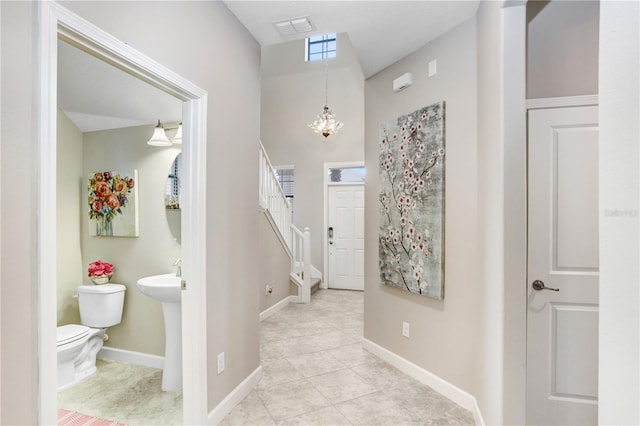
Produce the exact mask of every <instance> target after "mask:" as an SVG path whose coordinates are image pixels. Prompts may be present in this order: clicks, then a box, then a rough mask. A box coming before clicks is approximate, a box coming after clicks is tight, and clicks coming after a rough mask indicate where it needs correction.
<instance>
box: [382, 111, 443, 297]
mask: <svg viewBox="0 0 640 426" xmlns="http://www.w3.org/2000/svg"><path fill="white" fill-rule="evenodd" d="M444 120H445V117H444V102H439V103H436V104H433V105H430V106H427V107H424V108H421V109H419V110H417V111H414V112H412V113H410V114H407V115H403V116H401V117H398V118H397V119H396V120H393V121H392V122H389V123H385V124H384V125H382V126H381V127H380V139H379V140H380V141H381V143H380V157H379V158H380V164H381V165H382V167H381V168H380V197H379V206H380V233H379V235H380V237H379V254H380V278H381V280H382V282H383V283H385V284H387V285H390V286H393V287H398V288H402V289H405V290H407V291H411V292H415V293H418V294H421V295H424V296H428V297H432V298H434V299H439V300H440V299H443V297H444V192H445V191H444V190H445V161H444V160H445V146H444V128H445V127H444ZM398 135H400V136H398Z"/></svg>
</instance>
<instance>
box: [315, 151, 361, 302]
mask: <svg viewBox="0 0 640 426" xmlns="http://www.w3.org/2000/svg"><path fill="white" fill-rule="evenodd" d="M336 167H345V168H347V167H365V164H364V161H343V162H331V163H324V165H323V167H322V172H323V177H322V182H323V185H322V186H323V192H324V194H323V196H324V199H323V203H322V206H323V208H322V210H323V211H324V221H323V227H322V231H321V232H322V258H323V259H322V260H323V262H322V277H323V280H322V282H321V283H320V288H322V289H325V290H326V289H328V288H329V240H328V238H327V228H328V227H329V185H331V182H329V169H332V168H336ZM365 179H366V178H365ZM348 184H349V185H352V184H357V182H349V183H348ZM362 184H363V185H364V182H362ZM332 185H335V184H332Z"/></svg>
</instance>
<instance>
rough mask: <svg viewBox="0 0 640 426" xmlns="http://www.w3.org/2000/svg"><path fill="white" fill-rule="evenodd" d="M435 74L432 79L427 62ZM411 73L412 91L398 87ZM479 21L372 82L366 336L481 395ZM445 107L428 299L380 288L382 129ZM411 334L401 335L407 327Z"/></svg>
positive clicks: (367, 149) (367, 97)
mask: <svg viewBox="0 0 640 426" xmlns="http://www.w3.org/2000/svg"><path fill="white" fill-rule="evenodd" d="M434 59H435V60H437V70H438V73H437V74H436V75H435V76H433V77H431V78H429V77H428V63H429V61H431V60H434ZM406 72H411V73H412V74H413V80H414V83H413V86H411V87H409V88H407V89H405V90H403V91H401V92H399V93H394V92H393V90H392V82H393V80H394V79H395V78H397V77H399V76H400V75H402V74H404V73H406ZM476 92H477V86H476V21H475V18H472V19H470V20H468V21H466V22H464V23H463V24H461V25H459V26H458V27H456V28H454V29H453V30H451V31H449V32H448V33H446V34H445V35H443V36H441V37H440V38H438V39H436V40H434V41H432V42H430V43H428V44H427V45H425V46H424V47H423V48H421V49H419V50H418V51H416V52H415V53H413V54H411V55H409V56H407V57H406V58H404V59H402V60H400V61H399V62H396V63H395V64H393V65H391V66H390V67H388V68H386V69H385V70H383V71H381V72H380V73H378V74H376V75H375V76H373V77H371V78H370V79H368V80H367V82H366V90H365V107H366V122H365V135H366V144H365V161H366V167H367V180H366V183H365V191H366V204H365V206H366V207H365V292H364V294H365V316H364V319H365V323H364V336H365V338H366V339H369V340H371V341H373V342H374V343H377V344H378V345H380V346H383V347H384V348H386V349H388V350H390V351H392V352H394V353H396V354H398V355H399V356H401V357H403V358H405V359H407V360H409V361H411V362H413V363H415V364H417V365H418V366H420V367H422V368H424V369H426V370H428V371H430V372H432V373H433V374H436V375H438V376H440V377H441V378H443V379H444V380H446V381H448V382H450V383H452V384H454V385H456V386H458V387H459V388H461V389H463V390H465V391H467V392H469V393H471V394H475V393H476V392H477V390H478V388H479V382H478V370H479V367H480V364H479V362H480V358H479V357H478V353H479V351H480V348H481V341H480V340H479V336H481V334H482V329H481V326H482V313H483V310H482V305H481V304H480V303H478V301H479V300H481V299H482V294H483V289H482V287H481V286H480V285H478V275H479V253H478V251H477V247H478V232H479V230H478V222H477V216H478V199H477V196H478V194H477V184H476V179H477V158H478V152H477V129H476V127H477V121H476V116H477V105H476ZM439 101H445V102H446V107H445V108H446V109H445V115H446V130H445V148H446V153H447V154H446V176H445V182H446V189H445V203H446V212H445V222H446V230H445V256H446V263H445V274H444V277H445V278H444V279H445V298H444V300H442V301H437V300H433V299H429V298H427V297H424V296H420V295H418V294H415V293H409V292H406V291H403V290H399V289H396V288H393V287H389V286H385V285H382V284H380V278H379V267H378V226H379V218H378V214H379V209H378V205H379V202H378V194H379V190H380V188H379V176H378V172H379V168H378V164H379V161H378V153H379V148H378V140H379V137H378V136H379V126H380V125H381V124H382V123H386V122H388V121H389V120H393V119H394V118H396V117H398V116H399V115H402V114H406V113H410V112H412V111H414V110H416V109H418V108H420V107H423V106H426V105H430V104H432V103H435V102H439ZM403 321H407V322H409V323H410V324H411V338H410V339H406V338H404V337H403V336H402V334H401V331H402V322H403Z"/></svg>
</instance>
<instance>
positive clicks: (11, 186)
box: [0, 2, 38, 425]
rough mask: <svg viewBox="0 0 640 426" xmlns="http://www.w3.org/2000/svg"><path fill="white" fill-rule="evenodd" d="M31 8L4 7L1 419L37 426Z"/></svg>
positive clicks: (3, 4) (5, 4) (13, 4)
mask: <svg viewBox="0 0 640 426" xmlns="http://www.w3.org/2000/svg"><path fill="white" fill-rule="evenodd" d="M34 5H35V3H31V2H1V3H0V14H1V15H2V16H1V19H2V25H0V31H1V33H0V38H1V43H2V45H1V49H0V55H2V56H1V61H0V63H1V66H2V68H1V72H0V75H1V78H2V79H1V85H2V86H1V87H0V90H1V92H2V97H1V98H0V102H1V104H0V105H1V110H2V117H1V120H0V121H1V122H2V129H1V132H2V133H1V138H0V143H1V144H2V148H1V149H2V158H1V161H2V164H1V167H0V174H1V178H0V183H1V185H2V187H1V190H0V197H2V223H1V224H0V226H2V230H1V232H0V236H1V238H2V241H1V243H0V244H1V248H0V250H1V253H2V264H1V265H0V266H1V268H0V277H1V285H0V289H1V291H2V298H1V301H2V306H1V307H0V316H2V321H1V324H2V357H1V360H2V365H1V371H0V373H1V374H2V390H1V392H0V395H1V396H2V401H1V407H2V408H1V409H0V412H1V413H2V417H1V418H0V423H2V424H3V425H4V424H15V425H19V424H29V425H33V424H37V423H38V421H37V411H36V410H37V399H36V394H37V393H36V392H37V380H38V376H37V362H36V361H37V359H36V355H37V352H36V337H37V336H36V333H35V330H36V310H35V306H36V288H35V255H36V244H35V238H36V228H35V209H36V192H35V188H36V186H35V182H34V176H35V153H34V150H33V146H34V138H35V130H36V128H35V123H34V119H33V117H34V116H35V108H36V103H35V100H34V98H33V95H34V86H33V82H34V79H35V75H34V74H35V63H34V60H35V45H34V43H35V41H34V38H33V36H32V34H34V33H35V30H34V29H33V17H34V15H33V14H34V11H33V9H34Z"/></svg>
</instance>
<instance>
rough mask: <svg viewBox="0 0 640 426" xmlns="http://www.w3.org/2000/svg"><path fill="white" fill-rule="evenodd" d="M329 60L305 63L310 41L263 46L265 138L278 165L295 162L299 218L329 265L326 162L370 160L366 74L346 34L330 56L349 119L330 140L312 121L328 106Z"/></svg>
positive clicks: (317, 256)
mask: <svg viewBox="0 0 640 426" xmlns="http://www.w3.org/2000/svg"><path fill="white" fill-rule="evenodd" d="M324 87H325V63H324V61H315V62H305V61H304V40H297V41H292V42H289V43H282V44H280V45H275V46H268V47H264V48H263V49H262V122H261V132H260V137H261V138H262V143H263V145H264V146H265V149H266V151H267V153H268V155H269V157H270V158H271V161H272V163H273V164H274V165H275V166H278V165H294V166H295V217H294V223H295V225H296V226H297V227H299V228H300V229H304V228H305V227H307V226H308V227H310V228H311V263H312V264H313V265H314V266H315V267H316V268H318V269H320V270H322V267H323V261H324V260H323V259H324V256H323V253H324V250H323V235H324V230H323V227H324V209H323V199H324V198H323V197H324V188H323V182H324V178H323V173H324V170H323V163H325V162H348V161H363V159H364V77H363V74H362V71H361V69H360V65H359V63H358V61H357V58H356V56H355V52H354V51H353V48H352V47H351V43H350V41H349V38H348V37H347V36H346V35H343V34H338V51H337V57H336V58H335V59H331V60H329V107H330V108H331V109H332V110H333V112H334V113H335V115H336V118H337V119H338V120H340V121H342V122H344V123H345V124H344V127H343V129H342V130H341V131H340V132H339V133H337V134H335V135H332V136H329V138H328V139H325V138H324V137H322V136H321V135H316V134H315V133H313V131H312V130H311V129H309V127H307V124H309V123H312V122H313V120H315V118H316V115H318V114H319V113H320V112H321V111H322V107H323V106H324V101H325V98H324Z"/></svg>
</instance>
